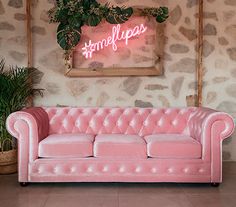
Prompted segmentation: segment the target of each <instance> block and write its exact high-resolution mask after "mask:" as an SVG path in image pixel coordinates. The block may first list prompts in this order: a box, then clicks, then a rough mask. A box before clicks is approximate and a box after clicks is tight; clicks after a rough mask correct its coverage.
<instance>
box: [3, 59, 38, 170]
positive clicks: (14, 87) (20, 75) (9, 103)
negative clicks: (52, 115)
mask: <svg viewBox="0 0 236 207" xmlns="http://www.w3.org/2000/svg"><path fill="white" fill-rule="evenodd" d="M38 78H40V73H39V72H38V70H37V69H35V68H26V67H17V66H15V67H10V68H9V69H8V70H7V69H5V62H4V60H3V59H2V60H1V61H0V174H10V173H14V172H16V171H17V150H16V149H17V147H16V141H15V140H14V138H13V137H12V136H11V135H10V134H9V133H8V132H7V130H6V119H7V117H8V116H9V114H10V113H12V112H15V111H18V110H21V109H22V108H24V107H26V106H27V104H28V103H29V98H30V97H32V96H33V95H35V94H36V93H38V94H42V89H35V88H33V87H34V85H35V83H37V81H35V80H38Z"/></svg>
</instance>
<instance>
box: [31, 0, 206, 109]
mask: <svg viewBox="0 0 236 207" xmlns="http://www.w3.org/2000/svg"><path fill="white" fill-rule="evenodd" d="M198 4H199V14H198V24H199V25H198V46H197V49H198V52H197V53H198V59H197V68H196V70H197V106H202V94H203V17H204V15H203V14H204V2H203V0H199V3H198ZM159 26H161V25H159ZM26 27H27V30H26V31H27V59H28V60H27V62H28V67H32V66H33V60H32V29H31V1H30V0H26ZM162 27H163V28H162V29H163V34H162V35H163V36H164V27H165V25H162ZM160 43H162V44H163V47H164V41H162V42H160ZM158 44H159V42H158ZM163 52H164V50H163V51H162V53H160V54H159V56H160V60H159V61H162V62H163ZM70 61H71V60H70V59H69V60H65V64H66V67H67V69H66V75H67V76H69V77H76V76H78V75H79V76H81V77H84V76H88V75H87V72H86V71H83V70H82V71H81V72H80V73H81V74H78V73H77V72H76V71H74V69H73V68H72V67H71V62H70ZM161 65H162V67H163V63H162V64H161ZM76 70H78V69H76ZM86 70H88V69H86ZM123 70H125V72H126V75H133V74H134V73H135V72H137V71H135V69H130V71H129V72H128V71H127V70H126V69H123ZM139 70H140V69H139ZM123 72H124V71H122V69H121V70H119V69H117V70H116V71H114V73H115V74H113V76H122V74H123ZM138 72H139V74H136V75H144V76H145V75H147V74H149V75H161V74H163V68H157V69H156V68H146V69H144V70H140V71H138ZM89 73H90V76H96V77H98V76H104V73H105V75H106V73H107V72H106V71H96V70H95V71H94V70H92V71H91V72H89ZM151 73H152V74H151ZM109 75H110V74H109Z"/></svg>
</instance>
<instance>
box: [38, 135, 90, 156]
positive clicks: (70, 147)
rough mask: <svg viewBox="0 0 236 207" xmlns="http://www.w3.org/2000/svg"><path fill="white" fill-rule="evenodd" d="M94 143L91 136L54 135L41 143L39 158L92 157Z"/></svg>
mask: <svg viewBox="0 0 236 207" xmlns="http://www.w3.org/2000/svg"><path fill="white" fill-rule="evenodd" d="M93 141H94V135H90V134H52V135H49V136H48V137H46V138H45V139H43V140H42V141H41V142H40V143H39V157H44V158H55V157H78V158H82V157H90V156H93Z"/></svg>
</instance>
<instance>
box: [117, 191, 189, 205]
mask: <svg viewBox="0 0 236 207" xmlns="http://www.w3.org/2000/svg"><path fill="white" fill-rule="evenodd" d="M133 206H134V207H193V206H192V205H191V203H190V201H189V200H188V199H187V197H186V196H185V195H171V194H157V195H156V196H147V195H139V196H135V195H120V196H119V207H133Z"/></svg>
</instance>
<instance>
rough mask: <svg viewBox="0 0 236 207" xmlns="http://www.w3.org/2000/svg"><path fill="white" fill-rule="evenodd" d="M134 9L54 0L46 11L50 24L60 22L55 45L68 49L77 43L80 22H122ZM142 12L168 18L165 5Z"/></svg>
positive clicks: (84, 0)
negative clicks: (53, 3) (52, 4)
mask: <svg viewBox="0 0 236 207" xmlns="http://www.w3.org/2000/svg"><path fill="white" fill-rule="evenodd" d="M133 12H134V11H133V8H132V7H128V8H126V7H124V6H122V7H118V6H112V5H110V4H109V3H106V4H105V5H102V4H100V3H98V2H97V0H56V3H55V6H54V7H53V8H52V9H50V10H49V12H48V14H49V17H50V22H51V23H59V25H58V28H57V42H58V44H59V45H60V47H61V48H62V49H64V50H65V51H69V50H71V49H73V48H74V47H75V46H76V45H77V44H78V43H79V41H80V38H81V34H82V29H81V28H82V26H83V25H88V26H92V27H95V26H97V25H98V24H99V23H100V22H101V21H102V20H103V19H105V20H106V21H107V22H109V23H110V24H122V23H124V22H126V21H128V20H129V18H130V17H131V16H132V14H133ZM141 15H147V16H153V17H155V18H156V21H157V22H159V23H161V22H164V21H165V20H166V19H167V18H168V8H167V7H160V8H144V9H142V11H141ZM66 53H68V52H66Z"/></svg>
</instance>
